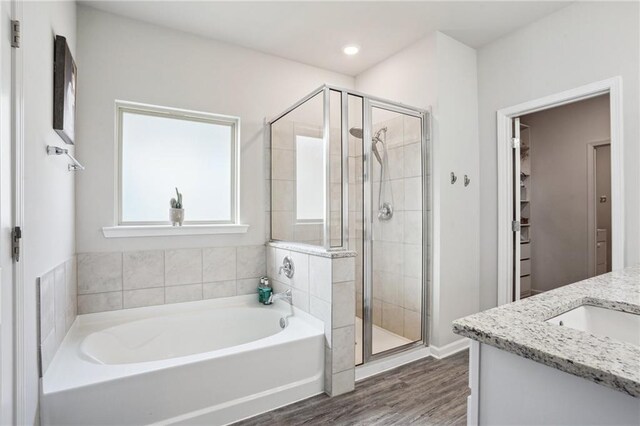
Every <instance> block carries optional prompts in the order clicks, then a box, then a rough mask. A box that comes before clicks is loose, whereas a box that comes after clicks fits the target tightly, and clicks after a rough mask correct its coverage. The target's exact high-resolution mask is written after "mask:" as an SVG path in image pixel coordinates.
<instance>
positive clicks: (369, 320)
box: [343, 95, 432, 365]
mask: <svg viewBox="0 0 640 426" xmlns="http://www.w3.org/2000/svg"><path fill="white" fill-rule="evenodd" d="M360 96H362V98H363V115H364V116H363V137H362V140H363V143H364V141H370V140H372V137H373V121H372V111H373V108H378V109H383V110H386V111H390V112H395V113H398V114H403V115H408V116H411V117H415V118H419V119H420V123H421V126H420V127H421V138H420V148H421V149H420V151H421V157H422V158H421V178H422V238H421V241H422V252H421V257H422V300H421V302H422V306H421V310H420V316H421V321H420V324H421V330H420V335H421V339H420V340H417V341H415V342H411V343H406V344H404V345H401V346H397V347H395V348H392V349H388V350H386V351H383V352H380V353H377V354H374V353H373V229H372V228H373V197H372V185H373V182H372V181H371V176H372V165H373V162H372V161H371V158H372V149H371V143H364V151H363V152H364V170H365V175H364V183H363V185H364V203H363V204H364V212H363V213H364V218H363V222H364V224H365V226H364V236H363V237H364V238H363V245H364V252H363V265H364V274H363V281H364V282H363V304H364V306H363V318H362V330H363V335H362V343H363V344H362V346H363V354H362V365H366V364H367V363H368V362H370V361H375V360H378V359H381V358H385V357H388V356H390V355H394V354H396V353H400V352H404V351H406V350H408V349H412V348H417V347H424V346H428V345H429V327H428V321H427V317H428V316H427V308H428V306H429V305H428V303H429V297H428V296H429V289H428V283H429V281H430V280H429V279H428V274H429V273H430V271H431V270H432V268H431V265H430V264H429V263H430V262H429V260H430V259H431V258H432V256H429V252H428V250H429V244H428V239H429V238H430V236H431V232H429V231H431V229H432V227H431V221H432V219H431V216H430V215H429V214H428V209H427V206H428V204H427V203H428V200H429V194H430V192H431V188H429V185H428V178H427V176H428V171H429V170H431V169H432V168H431V165H430V164H429V159H430V158H431V157H432V156H429V155H428V150H429V141H430V140H431V138H430V133H429V132H430V128H431V126H430V122H429V120H430V118H431V114H430V112H429V111H428V110H423V109H419V108H415V107H410V106H407V105H403V104H399V103H397V102H392V101H388V100H383V99H379V98H374V97H371V96H367V95H360ZM343 124H344V123H343Z"/></svg>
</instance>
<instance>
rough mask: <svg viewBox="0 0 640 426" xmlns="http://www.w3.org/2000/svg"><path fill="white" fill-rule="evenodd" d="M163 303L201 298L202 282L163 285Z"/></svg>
mask: <svg viewBox="0 0 640 426" xmlns="http://www.w3.org/2000/svg"><path fill="white" fill-rule="evenodd" d="M164 300H165V303H180V302H192V301H194V300H202V284H188V285H177V286H171V287H165V289H164Z"/></svg>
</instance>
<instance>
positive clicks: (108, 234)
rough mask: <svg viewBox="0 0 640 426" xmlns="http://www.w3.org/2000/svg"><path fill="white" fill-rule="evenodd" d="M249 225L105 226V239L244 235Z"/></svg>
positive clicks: (103, 230)
mask: <svg viewBox="0 0 640 426" xmlns="http://www.w3.org/2000/svg"><path fill="white" fill-rule="evenodd" d="M248 229H249V225H183V226H171V225H136V226H105V227H104V228H102V233H103V234H104V236H105V238H128V237H167V236H182V235H214V234H244V233H246V232H247V230H248Z"/></svg>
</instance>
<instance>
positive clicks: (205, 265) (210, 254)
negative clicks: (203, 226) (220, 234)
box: [202, 247, 236, 282]
mask: <svg viewBox="0 0 640 426" xmlns="http://www.w3.org/2000/svg"><path fill="white" fill-rule="evenodd" d="M202 271H203V272H202V279H203V280H204V281H205V282H216V281H228V280H235V279H236V248H235V247H212V248H205V249H203V250H202Z"/></svg>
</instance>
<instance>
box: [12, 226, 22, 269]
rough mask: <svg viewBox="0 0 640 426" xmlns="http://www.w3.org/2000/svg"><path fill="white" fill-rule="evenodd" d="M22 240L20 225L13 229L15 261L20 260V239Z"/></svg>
mask: <svg viewBox="0 0 640 426" xmlns="http://www.w3.org/2000/svg"><path fill="white" fill-rule="evenodd" d="M21 240H22V229H20V227H19V226H16V227H15V228H13V231H11V253H12V257H13V260H14V261H15V262H19V261H20V241H21Z"/></svg>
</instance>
